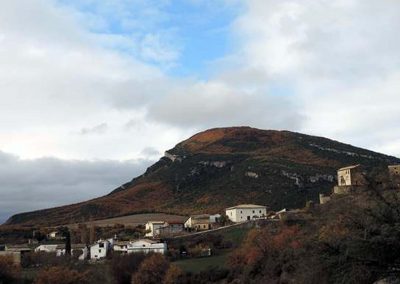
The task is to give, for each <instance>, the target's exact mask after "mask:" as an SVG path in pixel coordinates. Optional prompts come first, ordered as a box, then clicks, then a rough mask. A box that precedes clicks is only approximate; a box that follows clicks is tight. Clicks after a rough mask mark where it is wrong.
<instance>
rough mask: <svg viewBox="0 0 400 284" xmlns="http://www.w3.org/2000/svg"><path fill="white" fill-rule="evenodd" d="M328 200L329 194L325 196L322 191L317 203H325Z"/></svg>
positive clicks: (329, 198)
mask: <svg viewBox="0 0 400 284" xmlns="http://www.w3.org/2000/svg"><path fill="white" fill-rule="evenodd" d="M329 201H331V197H330V196H326V195H325V194H322V193H321V194H320V195H319V203H320V204H326V203H328V202H329Z"/></svg>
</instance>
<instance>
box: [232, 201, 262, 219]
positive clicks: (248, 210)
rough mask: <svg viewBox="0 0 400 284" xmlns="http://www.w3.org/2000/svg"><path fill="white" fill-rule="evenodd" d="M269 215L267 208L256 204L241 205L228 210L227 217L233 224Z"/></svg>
mask: <svg viewBox="0 0 400 284" xmlns="http://www.w3.org/2000/svg"><path fill="white" fill-rule="evenodd" d="M266 215H267V207H266V206H262V205H254V204H241V205H237V206H234V207H230V208H227V209H226V216H227V217H228V218H229V220H231V221H232V222H235V223H237V222H244V221H248V220H252V219H256V218H260V217H264V216H266Z"/></svg>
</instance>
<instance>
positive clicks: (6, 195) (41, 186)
mask: <svg viewBox="0 0 400 284" xmlns="http://www.w3.org/2000/svg"><path fill="white" fill-rule="evenodd" d="M153 162H154V160H147V159H137V160H131V161H124V162H120V161H112V160H96V161H83V160H61V159H55V158H41V159H34V160H24V159H20V158H19V157H17V156H15V155H11V154H7V153H4V152H1V151H0V208H1V209H0V223H1V222H2V221H5V219H6V218H8V217H9V216H10V215H12V214H15V213H19V212H26V211H30V210H36V209H42V208H49V207H54V206H59V205H64V204H70V203H75V202H79V201H83V200H87V199H90V198H95V197H99V196H101V195H104V194H108V193H109V192H111V191H112V190H113V189H114V188H117V187H118V186H120V185H121V184H123V183H125V182H127V181H129V180H131V179H132V178H133V177H135V176H138V175H140V174H142V173H143V172H144V170H145V169H146V167H148V166H150V165H151V164H152V163H153Z"/></svg>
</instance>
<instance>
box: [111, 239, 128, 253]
mask: <svg viewBox="0 0 400 284" xmlns="http://www.w3.org/2000/svg"><path fill="white" fill-rule="evenodd" d="M129 243H130V241H116V242H115V243H114V245H113V251H115V252H119V253H127V252H128V245H129Z"/></svg>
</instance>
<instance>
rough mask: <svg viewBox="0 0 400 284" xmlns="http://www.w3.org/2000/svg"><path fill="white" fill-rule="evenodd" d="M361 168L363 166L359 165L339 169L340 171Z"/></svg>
mask: <svg viewBox="0 0 400 284" xmlns="http://www.w3.org/2000/svg"><path fill="white" fill-rule="evenodd" d="M359 166H361V165H360V164H357V165H352V166H347V167H343V168H340V169H338V171H343V170H350V169H355V168H358V167H359Z"/></svg>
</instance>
